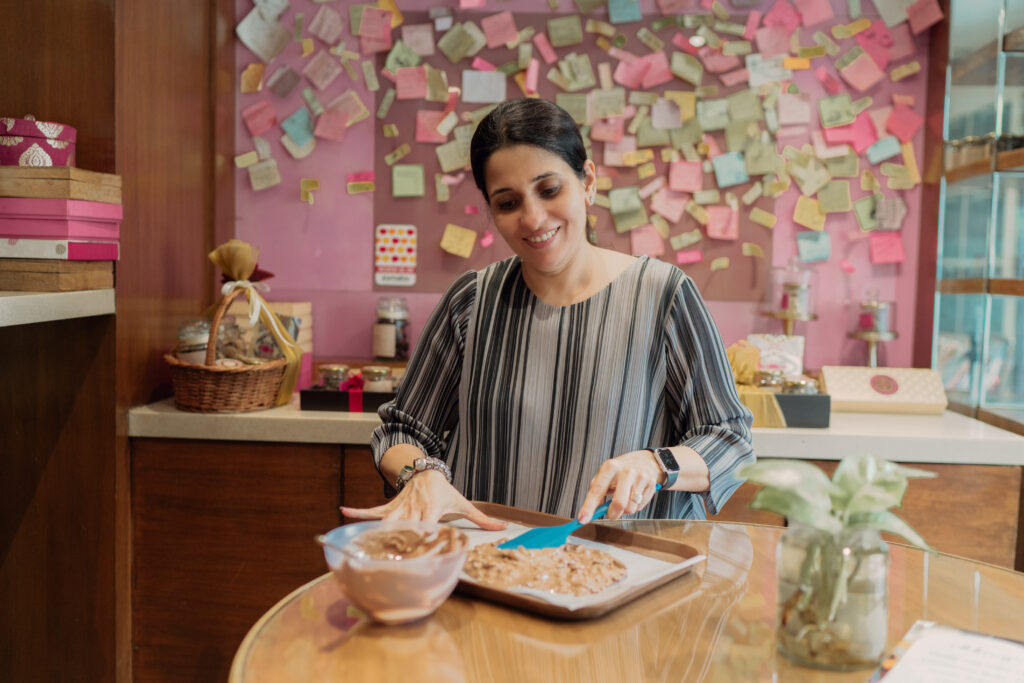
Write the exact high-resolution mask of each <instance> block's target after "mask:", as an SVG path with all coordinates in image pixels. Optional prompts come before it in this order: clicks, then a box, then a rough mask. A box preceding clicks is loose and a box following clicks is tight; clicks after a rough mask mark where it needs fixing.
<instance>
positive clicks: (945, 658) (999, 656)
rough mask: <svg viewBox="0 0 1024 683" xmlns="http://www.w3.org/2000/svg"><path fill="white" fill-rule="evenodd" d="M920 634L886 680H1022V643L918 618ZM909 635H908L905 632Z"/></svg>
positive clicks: (1012, 682) (1016, 682) (916, 627)
mask: <svg viewBox="0 0 1024 683" xmlns="http://www.w3.org/2000/svg"><path fill="white" fill-rule="evenodd" d="M914 631H917V632H918V634H919V635H917V636H916V640H914V642H913V643H912V644H911V646H910V648H909V649H908V650H907V651H906V653H904V654H903V656H902V657H900V659H899V661H898V662H897V663H896V666H894V667H893V668H892V669H891V670H890V671H889V672H888V673H886V674H885V676H884V677H883V678H882V680H883V681H885V683H917V681H933V682H934V683H962V682H963V681H977V682H986V681H991V682H992V683H1021V682H1024V643H1018V642H1014V641H1011V640H1003V639H1002V638H996V637H993V636H987V635H983V634H981V633H971V632H969V631H962V630H960V629H956V628H950V627H948V626H941V625H938V624H935V623H932V622H922V621H919V622H917V623H916V624H914V626H913V627H912V628H911V634H913V633H914ZM908 635H909V634H908Z"/></svg>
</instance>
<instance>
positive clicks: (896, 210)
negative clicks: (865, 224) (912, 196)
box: [875, 195, 907, 230]
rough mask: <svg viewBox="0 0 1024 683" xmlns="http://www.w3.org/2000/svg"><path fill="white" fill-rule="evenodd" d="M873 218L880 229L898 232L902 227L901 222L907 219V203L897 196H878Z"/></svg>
mask: <svg viewBox="0 0 1024 683" xmlns="http://www.w3.org/2000/svg"><path fill="white" fill-rule="evenodd" d="M875 217H876V218H877V220H878V227H879V228H880V229H882V230H899V229H900V228H902V227H903V221H904V219H905V218H906V217H907V203H906V202H905V201H903V198H902V197H900V196H898V195H896V196H893V197H884V196H880V197H878V202H877V204H876V205H875Z"/></svg>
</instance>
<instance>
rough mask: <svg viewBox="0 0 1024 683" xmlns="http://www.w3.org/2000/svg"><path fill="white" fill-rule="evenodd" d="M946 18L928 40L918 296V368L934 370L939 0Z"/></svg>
mask: <svg viewBox="0 0 1024 683" xmlns="http://www.w3.org/2000/svg"><path fill="white" fill-rule="evenodd" d="M939 5H940V7H942V13H943V16H945V17H946V18H945V19H943V20H942V21H940V22H939V23H938V24H936V25H935V26H933V27H932V28H931V32H930V35H929V39H928V87H927V95H926V97H927V102H928V103H927V105H926V107H925V111H926V112H928V113H927V114H926V115H925V126H924V166H922V167H921V177H922V180H923V182H922V185H921V230H920V232H919V239H918V244H917V292H916V293H915V296H914V312H913V315H914V347H913V349H912V361H911V362H912V363H913V366H914V367H915V368H930V367H931V366H932V323H933V320H934V316H935V280H936V274H937V271H938V261H939V255H938V248H939V199H940V196H939V187H940V179H941V177H942V161H943V149H944V143H943V137H942V116H943V111H944V109H945V106H946V104H945V102H946V62H947V61H948V59H949V0H939Z"/></svg>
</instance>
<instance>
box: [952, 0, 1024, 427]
mask: <svg viewBox="0 0 1024 683" xmlns="http://www.w3.org/2000/svg"><path fill="white" fill-rule="evenodd" d="M1020 5H1021V3H1020V2H1019V1H1018V0H951V3H950V22H951V26H952V27H954V28H953V29H952V30H951V31H950V37H949V63H948V66H947V71H946V93H947V95H946V105H945V116H944V119H943V137H944V140H945V164H944V166H945V171H944V174H943V179H942V184H941V197H940V205H941V206H940V211H939V234H938V267H937V286H936V294H935V309H936V314H935V318H934V330H933V343H932V365H933V367H935V368H937V369H938V370H939V372H940V373H941V375H942V379H943V382H944V383H945V387H946V392H947V394H948V396H949V400H950V404H951V407H953V408H954V409H956V410H958V411H959V412H963V413H966V414H969V415H973V416H975V417H977V418H979V419H981V420H984V421H986V422H990V423H992V424H996V425H998V426H1000V427H1003V428H1006V429H1010V430H1012V431H1016V432H1018V433H1024V342H1022V341H1020V340H1024V10H1022V8H1021V6H1020Z"/></svg>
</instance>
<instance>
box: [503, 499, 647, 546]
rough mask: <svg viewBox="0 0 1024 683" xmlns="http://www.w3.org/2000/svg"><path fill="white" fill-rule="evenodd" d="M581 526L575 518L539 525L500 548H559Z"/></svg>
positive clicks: (599, 513) (600, 511) (603, 510)
mask: <svg viewBox="0 0 1024 683" xmlns="http://www.w3.org/2000/svg"><path fill="white" fill-rule="evenodd" d="M655 490H656V491H660V490H661V484H658V485H656V486H655ZM611 504H612V501H611V500H606V501H605V502H604V503H602V504H601V506H600V507H599V508H597V509H596V510H594V516H593V517H591V518H590V521H591V522H592V521H594V520H595V519H601V518H602V517H604V516H605V515H606V514H608V508H609V507H610V506H611ZM581 526H583V525H582V524H580V523H579V520H577V519H575V518H574V519H573V520H572V521H570V522H566V523H565V524H559V525H558V526H537V527H534V528H532V529H527V530H526V531H524V532H523V533H521V534H519V535H518V536H516V537H515V538H512V539H509V540H507V541H505V542H504V543H502V544H501V545H499V546H498V548H500V549H501V550H515V549H516V548H525V549H526V550H538V549H540V548H558V547H559V546H563V545H565V542H566V541H567V540H569V536H571V535H572V532H574V531H576V530H577V529H579V528H580V527H581Z"/></svg>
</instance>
